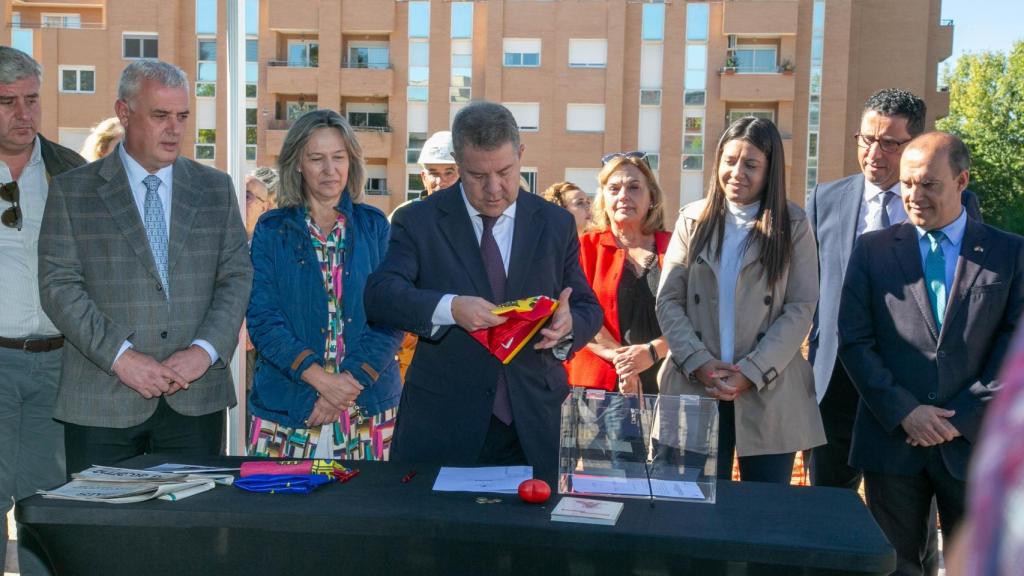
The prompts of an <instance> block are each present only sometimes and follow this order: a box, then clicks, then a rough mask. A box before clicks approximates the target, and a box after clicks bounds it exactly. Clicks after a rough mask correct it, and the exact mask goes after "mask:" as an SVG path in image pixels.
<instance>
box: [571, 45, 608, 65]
mask: <svg viewBox="0 0 1024 576" xmlns="http://www.w3.org/2000/svg"><path fill="white" fill-rule="evenodd" d="M607 65H608V40H606V39H604V38H570V39H569V67H570V68H604V67H605V66H607Z"/></svg>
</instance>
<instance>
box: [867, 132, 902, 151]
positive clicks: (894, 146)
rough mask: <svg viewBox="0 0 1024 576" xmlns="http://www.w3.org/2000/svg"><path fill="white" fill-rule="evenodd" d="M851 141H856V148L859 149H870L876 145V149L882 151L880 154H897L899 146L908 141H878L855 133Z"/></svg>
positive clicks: (872, 137)
mask: <svg viewBox="0 0 1024 576" xmlns="http://www.w3.org/2000/svg"><path fill="white" fill-rule="evenodd" d="M853 139H854V140H856V141H857V146H858V147H860V148H871V145H872V144H878V147H879V148H881V149H882V152H897V151H899V149H900V146H903V145H904V144H906V143H907V142H910V140H909V139H908V140H902V141H901V140H879V139H877V138H875V137H874V136H868V135H866V134H861V133H860V132H857V133H856V134H854V135H853Z"/></svg>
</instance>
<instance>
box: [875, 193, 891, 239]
mask: <svg viewBox="0 0 1024 576" xmlns="http://www.w3.org/2000/svg"><path fill="white" fill-rule="evenodd" d="M893 196H895V194H893V192H892V190H886V191H885V192H882V198H881V201H882V209H881V210H880V211H879V212H878V227H879V230H885V229H886V228H888V227H889V226H890V224H892V222H891V221H890V220H889V201H891V200H892V197H893Z"/></svg>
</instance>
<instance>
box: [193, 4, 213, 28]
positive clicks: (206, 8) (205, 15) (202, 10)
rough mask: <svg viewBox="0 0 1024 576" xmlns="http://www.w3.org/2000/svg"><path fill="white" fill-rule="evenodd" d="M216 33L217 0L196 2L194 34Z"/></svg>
mask: <svg viewBox="0 0 1024 576" xmlns="http://www.w3.org/2000/svg"><path fill="white" fill-rule="evenodd" d="M216 33H217V0H196V34H216Z"/></svg>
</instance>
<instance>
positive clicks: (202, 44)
mask: <svg viewBox="0 0 1024 576" xmlns="http://www.w3.org/2000/svg"><path fill="white" fill-rule="evenodd" d="M197 59H199V60H209V61H214V60H216V59H217V41H216V40H200V41H199V56H198V57H197Z"/></svg>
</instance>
